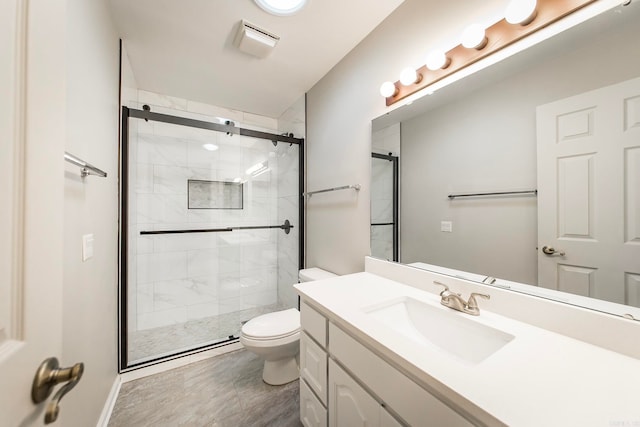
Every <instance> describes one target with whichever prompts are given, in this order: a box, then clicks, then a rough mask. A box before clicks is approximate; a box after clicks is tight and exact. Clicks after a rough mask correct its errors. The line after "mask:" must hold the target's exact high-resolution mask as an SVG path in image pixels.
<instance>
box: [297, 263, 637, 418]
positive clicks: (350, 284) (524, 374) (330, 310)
mask: <svg viewBox="0 0 640 427" xmlns="http://www.w3.org/2000/svg"><path fill="white" fill-rule="evenodd" d="M295 288H296V289H297V291H298V293H299V294H300V296H301V297H302V299H303V300H305V301H308V302H309V303H310V304H311V305H312V306H314V307H315V308H317V309H318V310H319V311H320V312H321V313H322V314H324V315H325V316H327V317H328V318H329V319H330V321H332V322H333V323H335V324H337V325H338V326H340V327H342V329H344V330H345V331H347V332H349V333H350V334H351V335H353V336H354V337H356V338H357V339H358V340H360V341H361V342H362V343H363V344H365V345H367V346H368V347H370V348H372V349H373V350H374V351H375V352H376V353H377V354H379V355H380V356H382V357H383V358H385V359H386V360H387V361H388V362H390V363H391V364H393V365H394V366H396V368H399V369H400V370H402V371H403V372H404V373H405V374H407V375H408V376H409V377H410V378H412V379H413V380H414V381H416V382H417V383H418V384H420V385H422V386H423V387H424V388H426V389H427V390H428V391H430V392H432V393H433V394H434V395H436V396H437V397H439V398H440V399H442V400H443V401H445V402H446V403H447V404H449V405H450V406H452V407H453V408H456V409H457V410H458V411H459V412H460V413H462V414H466V416H467V417H469V418H470V419H471V420H473V421H475V422H477V423H480V424H487V425H490V424H492V421H491V420H494V421H495V420H496V419H497V420H499V421H501V422H503V423H505V424H507V425H513V426H535V427H541V426H544V427H551V426H581V427H582V426H603V427H640V360H637V359H634V358H631V357H628V356H624V355H622V354H619V353H615V352H613V351H610V350H606V349H603V348H600V347H596V346H594V345H591V344H587V343H584V342H582V341H578V340H576V339H573V338H569V337H566V336H563V335H560V334H557V333H554V332H550V331H547V330H544V329H541V328H538V327H535V326H532V325H529V324H526V323H522V322H519V321H516V320H513V319H510V318H507V317H504V316H500V315H497V314H495V313H491V312H489V311H487V310H483V308H482V302H483V300H479V301H478V305H479V306H480V316H477V317H475V316H470V315H468V314H464V313H459V312H455V311H453V312H454V313H456V314H458V315H460V316H467V317H469V318H472V319H473V320H475V321H477V322H480V323H484V324H485V325H488V326H491V327H494V328H496V329H500V330H502V331H504V332H507V333H510V334H512V335H514V336H515V339H513V340H512V341H511V342H509V343H508V344H506V345H505V346H504V347H502V348H501V349H500V350H498V351H497V352H495V353H494V354H492V355H491V356H489V357H488V358H487V359H485V360H483V361H481V362H479V363H478V364H470V363H467V362H464V361H461V360H459V359H456V358H455V357H451V356H449V355H447V354H445V353H444V352H436V351H432V350H429V349H428V348H427V347H425V346H422V345H420V344H418V343H416V342H415V341H413V340H411V339H410V338H408V337H405V336H403V335H401V334H398V333H397V332H395V331H394V330H393V329H391V328H390V327H388V326H386V325H384V324H382V323H380V322H377V321H375V320H374V319H371V317H370V316H369V315H368V314H366V312H365V311H364V310H363V309H367V308H370V307H371V306H373V305H376V304H380V303H383V302H385V301H390V300H392V299H395V298H398V297H403V296H406V297H411V298H414V299H416V300H420V301H423V302H426V303H429V304H432V305H433V306H436V307H440V308H441V309H442V310H451V309H449V308H447V307H443V306H441V305H440V303H439V301H440V298H439V296H438V295H435V294H432V293H429V292H426V291H423V290H420V289H416V288H414V287H411V286H407V285H404V284H401V283H398V282H395V281H392V280H389V279H385V278H382V277H380V276H376V275H374V274H371V273H356V274H351V275H348V276H340V277H337V278H334V279H327V280H321V281H318V282H308V283H301V284H298V285H296V286H295ZM465 297H466V296H465ZM540 316H544V313H540ZM638 345H640V343H638Z"/></svg>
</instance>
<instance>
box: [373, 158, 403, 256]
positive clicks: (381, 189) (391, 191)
mask: <svg viewBox="0 0 640 427" xmlns="http://www.w3.org/2000/svg"><path fill="white" fill-rule="evenodd" d="M371 157H372V158H371V255H372V256H374V257H377V258H382V259H386V260H390V261H399V254H398V157H396V156H391V155H385V154H378V153H372V154H371Z"/></svg>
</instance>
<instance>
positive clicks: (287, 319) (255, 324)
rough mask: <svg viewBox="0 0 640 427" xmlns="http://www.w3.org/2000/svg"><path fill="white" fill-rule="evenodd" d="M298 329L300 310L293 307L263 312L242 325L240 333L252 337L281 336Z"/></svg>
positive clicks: (293, 332)
mask: <svg viewBox="0 0 640 427" xmlns="http://www.w3.org/2000/svg"><path fill="white" fill-rule="evenodd" d="M299 330H300V312H299V311H298V310H296V309H295V308H290V309H288V310H282V311H276V312H274V313H267V314H263V315H261V316H258V317H255V318H253V319H251V320H249V321H248V322H247V323H245V324H244V325H243V326H242V334H243V335H244V336H246V337H249V338H254V339H267V338H268V339H276V338H283V337H286V336H289V335H293V334H295V333H296V332H298V331H299Z"/></svg>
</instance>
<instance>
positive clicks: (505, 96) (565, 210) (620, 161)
mask: <svg viewBox="0 0 640 427" xmlns="http://www.w3.org/2000/svg"><path fill="white" fill-rule="evenodd" d="M639 23H640V1H638V0H635V1H633V2H631V4H629V5H627V6H622V5H620V6H616V7H614V8H612V9H609V10H607V11H605V12H603V13H601V14H599V15H598V16H595V17H593V18H591V19H589V20H587V21H584V22H582V23H580V24H578V25H576V26H574V27H572V28H570V29H568V30H566V31H564V32H562V33H560V34H558V35H556V36H554V37H552V38H549V39H547V40H545V41H543V42H541V43H539V44H536V45H534V46H533V47H530V48H528V49H526V50H524V51H522V52H520V53H518V54H515V55H513V56H511V57H509V58H507V59H505V60H503V61H501V62H498V63H497V64H494V65H492V66H490V67H487V68H485V69H484V70H482V71H479V72H477V73H474V74H472V75H470V76H468V77H465V78H464V79H461V80H459V81H457V82H455V83H453V84H451V85H448V86H446V87H444V88H442V89H440V90H438V91H436V92H435V93H433V94H432V95H429V96H424V97H422V98H420V99H418V100H416V101H414V102H413V103H411V104H410V105H405V106H403V107H401V108H398V109H396V110H394V111H391V112H389V113H388V114H385V115H384V116H381V117H379V118H377V119H375V120H374V121H373V125H372V129H373V137H372V151H373V152H374V153H378V154H384V155H389V154H391V155H393V156H394V157H398V158H399V185H398V190H399V197H398V207H399V220H398V222H399V233H398V236H397V241H396V242H395V243H397V244H398V248H399V250H398V259H397V260H398V261H400V262H402V263H404V264H409V265H413V266H415V267H419V268H427V269H432V270H435V271H439V272H443V273H445V274H450V275H455V276H461V277H464V278H467V279H470V280H476V281H481V282H485V283H491V284H493V285H494V286H499V287H502V288H506V289H512V290H514V291H518V292H527V293H530V294H533V295H537V296H540V297H544V298H551V299H555V300H559V301H563V302H566V303H569V304H576V305H581V306H584V307H588V308H591V309H595V310H600V311H605V312H609V313H612V314H616V315H620V316H626V317H628V318H635V319H636V320H639V319H640V43H638V40H640V25H639ZM373 166H374V167H372V196H371V199H372V223H374V222H376V221H377V222H378V223H386V222H389V221H388V220H389V218H390V214H389V213H390V212H392V209H393V203H392V202H390V198H389V196H388V194H389V191H388V190H389V186H390V184H389V183H386V184H385V182H386V181H385V180H388V177H389V176H390V173H389V172H388V171H387V172H385V169H384V167H383V166H382V165H381V163H378V164H377V165H376V164H374V165H373ZM385 177H386V178H385ZM376 189H381V190H380V191H386V193H385V194H386V195H382V194H380V195H377V193H376V192H377V191H378V190H376ZM496 193H498V194H496ZM502 193H507V194H502ZM450 196H452V197H450ZM375 228H376V227H375V226H374V225H372V232H371V236H372V242H371V248H372V255H373V256H378V257H381V258H386V259H390V260H392V258H391V255H390V254H391V253H392V251H391V250H390V248H392V247H393V243H394V242H393V233H390V232H388V231H387V232H383V231H382V229H380V230H376V229H375ZM390 239H391V240H390Z"/></svg>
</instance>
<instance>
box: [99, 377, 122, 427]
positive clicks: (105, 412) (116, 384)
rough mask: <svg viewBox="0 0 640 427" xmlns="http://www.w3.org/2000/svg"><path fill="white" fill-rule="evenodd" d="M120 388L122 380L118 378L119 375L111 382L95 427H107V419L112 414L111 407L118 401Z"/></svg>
mask: <svg viewBox="0 0 640 427" xmlns="http://www.w3.org/2000/svg"><path fill="white" fill-rule="evenodd" d="M121 386H122V379H121V378H120V375H118V376H116V379H115V380H114V381H113V385H112V386H111V391H110V392H109V396H107V400H106V402H104V407H103V408H102V413H101V414H100V418H99V419H98V424H97V425H96V427H107V425H108V424H109V419H111V413H112V412H113V407H114V406H115V405H116V400H117V399H118V394H119V393H120V387H121Z"/></svg>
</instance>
